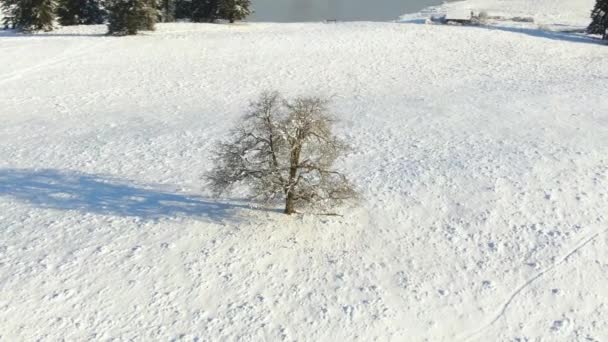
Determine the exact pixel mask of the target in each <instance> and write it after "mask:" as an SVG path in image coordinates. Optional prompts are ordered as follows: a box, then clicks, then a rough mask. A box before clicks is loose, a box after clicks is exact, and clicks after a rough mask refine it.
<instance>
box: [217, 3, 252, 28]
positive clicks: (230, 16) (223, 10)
mask: <svg viewBox="0 0 608 342" xmlns="http://www.w3.org/2000/svg"><path fill="white" fill-rule="evenodd" d="M250 6H251V1H250V0H221V2H220V5H219V12H218V16H219V17H220V18H221V19H226V20H228V21H230V22H231V23H234V22H235V21H236V20H243V19H245V18H246V17H247V16H248V15H250V14H251V10H250V9H249V7H250Z"/></svg>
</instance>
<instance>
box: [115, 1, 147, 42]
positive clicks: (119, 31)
mask: <svg viewBox="0 0 608 342" xmlns="http://www.w3.org/2000/svg"><path fill="white" fill-rule="evenodd" d="M108 10H109V12H110V14H109V16H108V34H112V35H117V36H122V35H133V34H137V32H138V31H153V30H154V24H155V23H156V18H157V14H158V13H157V12H158V11H157V9H156V3H155V1H154V0H110V2H109V4H108Z"/></svg>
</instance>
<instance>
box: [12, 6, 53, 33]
mask: <svg viewBox="0 0 608 342" xmlns="http://www.w3.org/2000/svg"><path fill="white" fill-rule="evenodd" d="M0 3H1V7H2V11H3V12H4V15H5V17H4V19H3V23H4V25H5V26H7V27H11V28H13V29H17V30H20V31H40V30H43V31H51V30H52V29H53V21H54V20H55V3H54V0H0Z"/></svg>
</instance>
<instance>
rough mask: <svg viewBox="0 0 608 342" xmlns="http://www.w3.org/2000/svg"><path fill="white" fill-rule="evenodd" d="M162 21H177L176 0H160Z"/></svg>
mask: <svg viewBox="0 0 608 342" xmlns="http://www.w3.org/2000/svg"><path fill="white" fill-rule="evenodd" d="M159 10H160V21H161V22H163V23H170V22H173V21H175V11H176V2H175V0H160V1H159Z"/></svg>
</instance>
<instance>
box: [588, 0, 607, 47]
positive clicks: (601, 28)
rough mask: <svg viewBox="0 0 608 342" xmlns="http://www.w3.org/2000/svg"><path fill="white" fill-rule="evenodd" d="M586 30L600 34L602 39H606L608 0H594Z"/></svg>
mask: <svg viewBox="0 0 608 342" xmlns="http://www.w3.org/2000/svg"><path fill="white" fill-rule="evenodd" d="M587 32H588V33H591V34H599V35H602V37H603V39H604V40H608V0H597V1H596V3H595V7H594V8H593V10H592V11H591V24H590V25H589V27H588V28H587Z"/></svg>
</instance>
